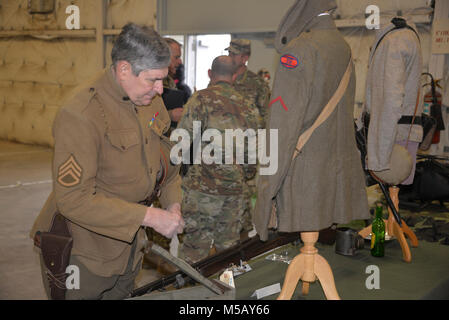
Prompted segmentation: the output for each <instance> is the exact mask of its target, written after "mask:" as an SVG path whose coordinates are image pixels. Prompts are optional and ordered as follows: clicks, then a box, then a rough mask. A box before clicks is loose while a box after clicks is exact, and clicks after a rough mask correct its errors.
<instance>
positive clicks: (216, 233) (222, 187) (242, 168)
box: [178, 56, 258, 263]
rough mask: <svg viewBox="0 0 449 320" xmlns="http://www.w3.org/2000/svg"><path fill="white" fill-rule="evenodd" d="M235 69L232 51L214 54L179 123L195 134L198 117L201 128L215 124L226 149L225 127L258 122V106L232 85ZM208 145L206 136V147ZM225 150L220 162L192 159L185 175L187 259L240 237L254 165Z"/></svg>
mask: <svg viewBox="0 0 449 320" xmlns="http://www.w3.org/2000/svg"><path fill="white" fill-rule="evenodd" d="M235 70H236V68H235V65H234V64H233V63H232V59H231V58H230V57H228V56H220V57H217V58H216V59H215V60H214V62H213V64H212V70H209V77H210V78H211V85H210V86H209V87H208V88H207V89H204V90H200V91H198V92H196V93H195V94H194V95H193V96H192V97H191V98H190V100H189V101H188V102H187V104H186V105H185V107H184V113H183V116H182V118H181V120H180V122H179V123H178V129H181V128H182V129H185V130H187V132H188V133H189V134H190V137H193V122H194V121H200V122H201V132H204V131H205V130H207V129H216V130H218V132H220V133H221V137H222V140H221V141H220V142H221V146H222V148H223V149H222V150H224V146H225V141H224V140H225V130H226V129H232V130H235V129H241V130H243V131H244V132H245V131H246V130H247V129H248V128H252V127H254V126H257V121H258V114H257V112H255V110H256V109H255V108H254V106H252V105H251V104H250V102H249V101H248V100H247V99H245V98H244V97H243V96H241V95H240V94H239V93H238V92H237V91H236V90H235V89H234V88H233V87H232V79H233V75H235ZM214 139H215V138H214ZM214 142H215V141H214ZM214 142H211V143H214ZM217 143H218V142H217ZM218 144H219V143H218ZM207 145H208V144H206V143H204V142H203V143H202V150H204V148H205V146H207ZM214 145H215V144H214ZM234 146H236V144H234ZM240 147H241V146H240ZM238 148H239V146H237V150H238ZM214 150H217V149H215V148H214ZM245 150H247V148H245ZM234 152H235V151H234ZM245 153H247V152H245ZM222 155H223V156H222V157H221V156H220V157H221V161H222V163H223V164H216V163H215V161H214V163H212V164H205V163H204V160H203V161H202V162H201V164H194V165H192V166H191V167H190V169H189V171H188V172H187V175H186V176H185V177H184V178H183V182H182V189H183V192H184V196H183V202H182V212H183V216H184V219H185V221H186V227H185V229H184V230H185V233H184V234H183V243H182V245H181V247H180V250H179V251H180V252H179V255H180V257H181V258H183V259H185V260H186V261H188V262H189V263H194V262H196V261H199V260H201V259H203V258H205V257H207V256H208V254H209V250H210V249H211V248H212V247H215V249H216V250H218V251H220V250H223V249H226V248H228V247H230V246H232V245H234V244H235V243H236V242H237V241H239V239H240V233H241V232H242V228H243V226H242V217H243V213H244V209H245V201H246V200H245V197H244V195H243V190H244V177H245V175H246V174H247V171H249V170H250V168H251V167H254V166H255V165H248V164H236V163H237V162H236V159H235V154H233V155H232V156H233V162H232V164H224V163H225V160H224V155H225V152H222ZM214 156H215V154H214ZM245 159H246V157H245ZM245 163H247V161H246V160H245Z"/></svg>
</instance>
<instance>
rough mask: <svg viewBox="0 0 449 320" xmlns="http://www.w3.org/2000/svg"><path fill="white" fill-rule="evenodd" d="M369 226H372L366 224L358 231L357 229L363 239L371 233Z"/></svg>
mask: <svg viewBox="0 0 449 320" xmlns="http://www.w3.org/2000/svg"><path fill="white" fill-rule="evenodd" d="M371 228H372V225H371V224H370V225H369V226H367V227H365V228H363V229H362V230H360V231H359V235H360V236H361V237H362V238H363V239H365V238H366V237H368V236H369V235H370V233H371Z"/></svg>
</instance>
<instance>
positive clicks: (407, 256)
mask: <svg viewBox="0 0 449 320" xmlns="http://www.w3.org/2000/svg"><path fill="white" fill-rule="evenodd" d="M393 235H394V236H395V237H396V238H397V239H398V241H399V244H400V245H401V248H402V259H403V260H404V261H405V262H412V253H411V252H410V247H409V246H408V243H407V240H406V239H405V235H404V232H403V231H402V229H401V227H400V226H399V224H398V223H397V222H396V221H395V222H393Z"/></svg>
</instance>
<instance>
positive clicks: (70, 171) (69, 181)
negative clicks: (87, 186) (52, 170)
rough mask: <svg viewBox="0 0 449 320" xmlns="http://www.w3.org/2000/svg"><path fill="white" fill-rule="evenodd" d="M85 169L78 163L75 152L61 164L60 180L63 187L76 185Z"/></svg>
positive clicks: (59, 170)
mask: <svg viewBox="0 0 449 320" xmlns="http://www.w3.org/2000/svg"><path fill="white" fill-rule="evenodd" d="M82 173H83V169H82V168H81V166H80V165H79V164H78V163H77V161H76V159H75V157H74V156H73V154H71V155H70V157H69V158H68V159H67V161H65V162H64V163H63V164H61V165H60V166H59V169H58V179H57V180H58V182H59V184H60V185H61V186H63V187H74V186H76V185H78V184H79V183H80V182H81V176H82Z"/></svg>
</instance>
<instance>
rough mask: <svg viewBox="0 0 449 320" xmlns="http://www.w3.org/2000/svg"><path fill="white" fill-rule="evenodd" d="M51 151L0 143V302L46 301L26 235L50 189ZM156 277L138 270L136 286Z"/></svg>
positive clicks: (38, 266) (37, 264)
mask: <svg viewBox="0 0 449 320" xmlns="http://www.w3.org/2000/svg"><path fill="white" fill-rule="evenodd" d="M52 157H53V150H52V149H50V148H45V147H40V146H30V145H23V144H17V143H11V142H7V141H2V140H0V300H4V299H10V300H16V299H24V300H41V299H47V296H46V294H45V291H44V288H43V285H42V278H41V273H40V264H39V259H38V255H37V253H36V252H34V250H33V242H32V240H31V239H30V238H29V237H28V234H29V231H30V229H31V227H32V225H33V222H34V220H35V218H36V217H37V215H38V214H39V211H40V209H41V208H42V206H43V204H44V202H45V200H46V199H47V197H48V195H49V194H50V192H51V189H52V182H51V161H52ZM158 277H159V276H158V274H157V273H156V272H155V271H154V270H142V271H141V273H140V274H139V276H138V278H137V280H136V282H137V286H140V285H142V284H145V283H148V282H151V281H153V280H155V279H157V278H158Z"/></svg>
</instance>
